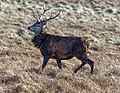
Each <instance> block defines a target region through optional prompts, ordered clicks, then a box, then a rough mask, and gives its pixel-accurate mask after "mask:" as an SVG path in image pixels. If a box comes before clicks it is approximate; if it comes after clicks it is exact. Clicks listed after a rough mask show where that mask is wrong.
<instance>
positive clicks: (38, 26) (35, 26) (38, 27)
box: [28, 7, 60, 34]
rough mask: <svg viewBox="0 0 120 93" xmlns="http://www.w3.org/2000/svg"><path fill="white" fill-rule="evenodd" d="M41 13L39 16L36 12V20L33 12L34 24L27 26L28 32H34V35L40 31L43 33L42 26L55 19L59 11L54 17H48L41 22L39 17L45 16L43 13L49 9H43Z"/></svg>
mask: <svg viewBox="0 0 120 93" xmlns="http://www.w3.org/2000/svg"><path fill="white" fill-rule="evenodd" d="M43 10H44V11H43V13H42V14H41V15H40V14H39V12H38V11H37V15H38V18H37V17H36V16H35V14H34V12H33V17H34V18H35V19H36V22H35V23H34V24H32V25H31V26H28V30H30V31H32V32H34V33H35V34H40V33H41V32H42V31H43V26H44V25H46V23H47V22H48V21H49V20H51V19H54V18H56V17H57V16H58V15H59V14H60V11H59V12H58V14H56V15H55V16H52V15H51V16H50V17H49V18H48V19H43V20H41V16H42V15H44V14H45V12H47V11H48V10H50V8H49V9H45V8H44V7H43Z"/></svg>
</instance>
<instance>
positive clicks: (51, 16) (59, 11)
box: [45, 11, 61, 21]
mask: <svg viewBox="0 0 120 93" xmlns="http://www.w3.org/2000/svg"><path fill="white" fill-rule="evenodd" d="M60 12H61V11H59V12H58V14H57V15H55V16H53V17H52V14H51V16H50V18H48V19H46V20H45V21H49V20H51V19H54V18H56V17H57V16H59V14H60Z"/></svg>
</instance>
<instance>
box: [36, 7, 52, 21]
mask: <svg viewBox="0 0 120 93" xmlns="http://www.w3.org/2000/svg"><path fill="white" fill-rule="evenodd" d="M50 9H51V8H48V9H45V8H44V7H43V13H42V14H41V15H40V14H39V12H38V11H37V14H38V16H39V20H40V18H41V16H42V15H44V14H45V12H47V11H48V10H50Z"/></svg>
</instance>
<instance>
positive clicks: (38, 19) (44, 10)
mask: <svg viewBox="0 0 120 93" xmlns="http://www.w3.org/2000/svg"><path fill="white" fill-rule="evenodd" d="M50 9H51V8H48V9H45V8H44V7H43V13H42V14H40V13H39V11H37V15H38V16H39V17H38V18H37V17H36V16H35V13H34V11H33V17H34V18H35V19H36V20H37V21H44V22H47V21H49V20H51V19H54V18H56V17H57V16H58V15H59V14H60V11H59V12H58V14H57V15H55V16H53V17H52V14H51V16H50V18H48V19H45V20H41V19H40V18H41V16H42V15H44V14H45V13H46V12H47V11H48V10H50Z"/></svg>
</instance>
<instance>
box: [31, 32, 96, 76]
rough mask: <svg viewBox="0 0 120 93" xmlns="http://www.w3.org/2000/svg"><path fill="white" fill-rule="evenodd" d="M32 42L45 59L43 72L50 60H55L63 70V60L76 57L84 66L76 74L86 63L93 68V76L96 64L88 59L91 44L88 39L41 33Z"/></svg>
mask: <svg viewBox="0 0 120 93" xmlns="http://www.w3.org/2000/svg"><path fill="white" fill-rule="evenodd" d="M32 42H33V44H34V45H35V46H36V47H38V48H40V51H41V53H42V55H43V57H44V61H43V64H42V70H43V69H44V68H45V66H46V65H47V62H48V60H49V59H50V58H52V59H55V60H56V61H57V64H58V67H59V68H60V69H61V60H68V59H71V58H72V57H76V58H78V59H79V60H81V61H82V64H81V65H80V66H79V67H78V68H77V69H75V71H74V73H76V72H77V71H78V70H79V69H80V68H82V67H83V66H84V65H85V64H86V63H88V64H89V65H90V67H91V74H92V73H93V67H94V62H93V61H92V60H90V59H89V58H88V57H87V50H88V48H89V42H87V38H86V37H65V36H55V35H50V34H47V33H41V34H39V35H36V36H35V37H34V38H33V39H32Z"/></svg>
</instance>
